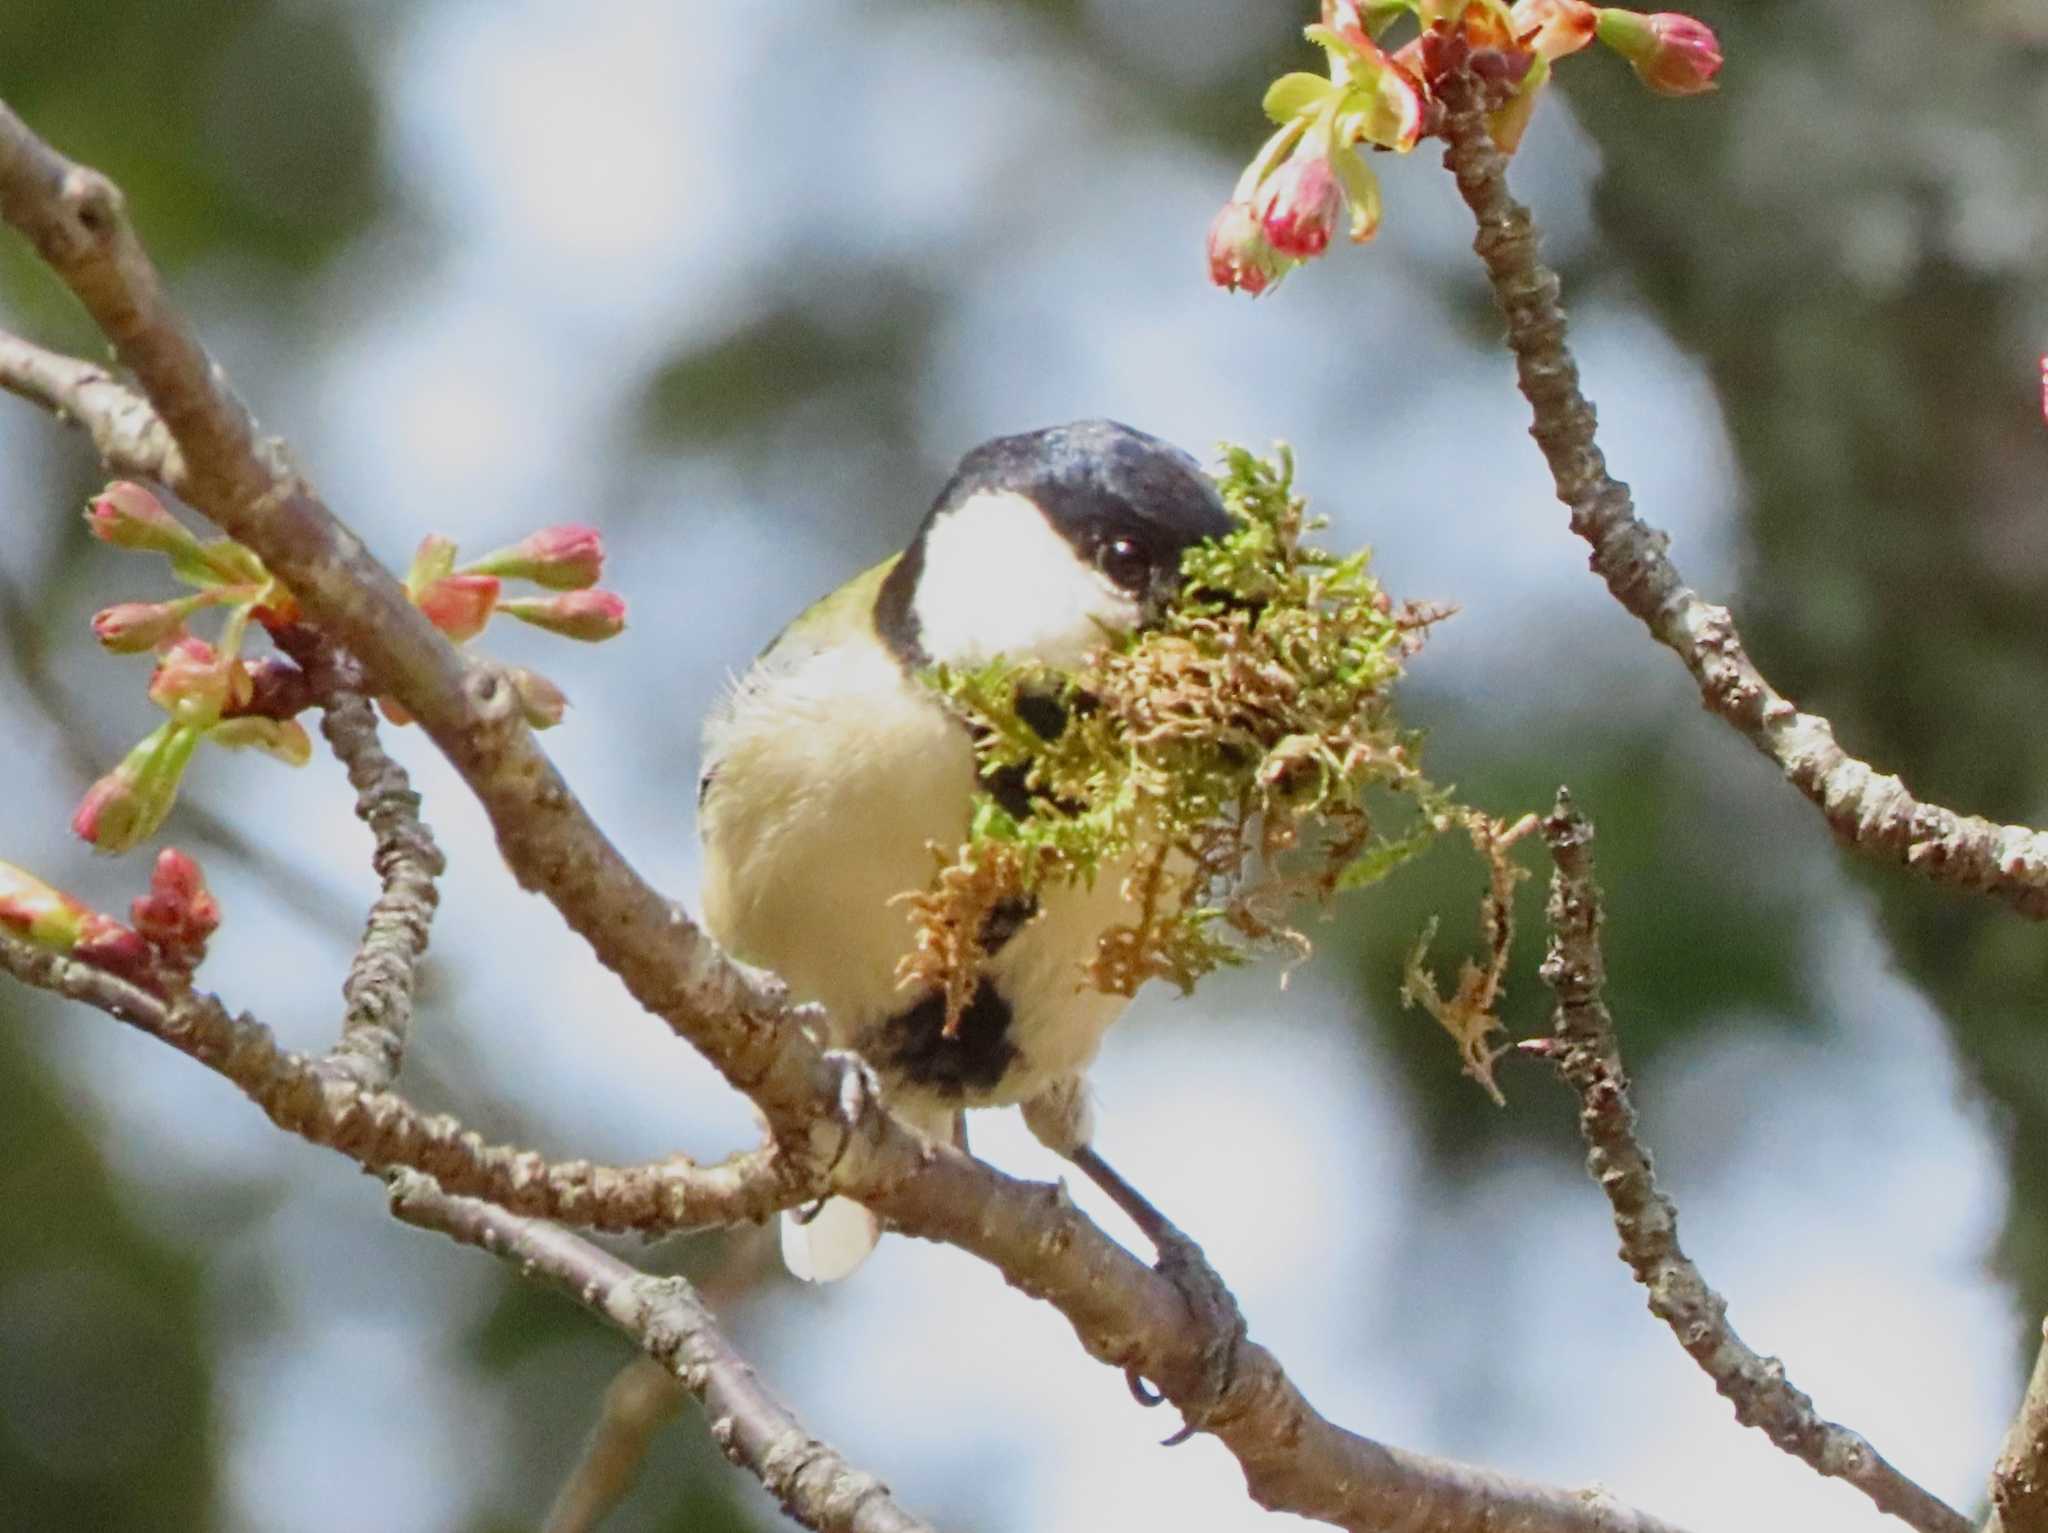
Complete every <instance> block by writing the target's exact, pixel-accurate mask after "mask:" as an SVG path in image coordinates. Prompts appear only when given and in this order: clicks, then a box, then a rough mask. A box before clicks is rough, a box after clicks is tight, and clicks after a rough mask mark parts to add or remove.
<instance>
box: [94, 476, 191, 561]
mask: <svg viewBox="0 0 2048 1533" xmlns="http://www.w3.org/2000/svg"><path fill="white" fill-rule="evenodd" d="M85 523H86V525H87V526H88V527H90V528H91V529H92V535H93V536H94V537H96V538H98V539H99V540H100V541H101V542H102V543H111V544H113V545H114V547H116V548H133V549H143V550H148V551H151V552H155V553H162V554H172V553H183V552H188V551H190V550H193V549H196V548H197V547H198V546H199V540H198V539H197V538H196V537H194V536H193V535H192V533H191V530H190V529H189V528H187V527H186V526H185V524H184V523H183V522H181V521H179V520H178V519H177V518H176V517H175V516H173V515H171V513H170V512H168V511H166V510H165V509H164V507H163V502H162V501H160V500H158V499H157V498H156V497H155V496H154V495H152V494H150V492H149V491H148V490H146V489H144V488H143V487H142V486H141V485H139V484H136V483H133V482H132V481H130V480H126V479H117V480H116V481H115V482H114V483H112V484H110V485H108V486H107V487H106V488H105V489H104V490H102V491H100V492H99V494H97V495H95V496H94V497H93V498H92V500H91V501H90V502H89V503H88V504H87V506H86V510H85Z"/></svg>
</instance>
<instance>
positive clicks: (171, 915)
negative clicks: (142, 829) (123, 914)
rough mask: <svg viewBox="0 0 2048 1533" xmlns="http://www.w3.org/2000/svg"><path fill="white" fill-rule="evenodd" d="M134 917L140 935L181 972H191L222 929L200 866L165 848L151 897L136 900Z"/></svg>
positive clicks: (217, 907)
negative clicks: (169, 959)
mask: <svg viewBox="0 0 2048 1533" xmlns="http://www.w3.org/2000/svg"><path fill="white" fill-rule="evenodd" d="M131 916H132V919H133V920H134V923H135V929H136V930H137V931H138V932H140V933H141V934H142V935H143V936H145V937H147V938H148V939H149V940H150V941H151V942H154V943H155V944H156V945H157V947H159V948H160V949H162V950H163V952H164V954H165V956H167V957H169V958H171V959H172V960H173V961H174V962H177V963H178V964H179V967H180V968H184V969H190V968H192V967H193V966H194V965H196V964H197V963H198V961H199V958H200V956H201V955H202V954H203V953H204V952H205V949H206V939H207V938H208V937H211V936H212V935H213V933H214V931H215V929H216V928H217V927H219V925H220V903H219V901H217V900H216V899H215V898H214V897H213V893H212V891H211V890H209V889H208V888H207V887H206V880H205V878H204V877H203V876H202V875H201V874H200V871H199V864H198V863H196V862H194V861H193V860H192V859H191V858H190V857H188V856H186V855H185V854H184V853H183V852H181V851H178V850H176V849H175V848H166V849H165V850H164V851H162V852H161V853H159V854H158V856H157V859H156V868H155V870H154V871H153V872H152V873H151V874H150V879H149V893H147V894H145V895H142V896H140V897H139V898H137V900H136V901H135V903H134V905H133V907H132V909H131Z"/></svg>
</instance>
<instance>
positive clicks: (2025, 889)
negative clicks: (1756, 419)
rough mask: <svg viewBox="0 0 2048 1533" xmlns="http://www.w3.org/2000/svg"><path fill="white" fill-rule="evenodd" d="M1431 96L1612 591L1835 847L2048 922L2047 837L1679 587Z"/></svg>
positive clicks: (1463, 106) (1567, 354)
mask: <svg viewBox="0 0 2048 1533" xmlns="http://www.w3.org/2000/svg"><path fill="white" fill-rule="evenodd" d="M1439 94H1440V96H1441V99H1442V101H1443V103H1444V106H1445V108H1446V114H1445V118H1444V124H1443V135H1444V138H1445V140H1446V145H1447V147H1446V148H1445V150H1444V165H1445V167H1446V168H1447V169H1448V170H1450V171H1451V172H1452V174H1453V175H1454V176H1456V178H1457V182H1458V191H1459V192H1460V194H1462V195H1463V197H1464V199H1465V203H1466V206H1467V207H1469V208H1470V209H1471V210H1472V216H1473V218H1474V220H1475V221H1476V222H1477V224H1478V231H1479V232H1478V234H1477V235H1476V236H1475V237H1474V239H1473V242H1472V248H1473V249H1474V250H1475V251H1477V252H1478V254H1479V258H1480V260H1481V261H1483V262H1484V263H1485V265H1486V273H1487V276H1488V277H1489V278H1490V279H1491V281H1492V284H1493V295H1494V298H1495V300H1496V301H1497V302H1498V303H1499V305H1500V308H1501V312H1502V313H1503V314H1504V315H1506V317H1507V324H1508V345H1509V347H1510V348H1511V349H1512V350H1513V352H1514V355H1515V370H1516V374H1517V376H1518V378H1519V379H1520V382H1521V388H1522V393H1523V394H1524V395H1525V396H1526V397H1527V398H1528V401H1529V405H1530V408H1531V410H1532V411H1533V413H1534V416H1535V424H1534V425H1532V426H1531V427H1530V435H1531V436H1533V437H1535V439H1536V443H1537V445H1538V446H1539V447H1541V448H1542V449H1543V457H1544V460H1545V461H1546V462H1547V463H1548V464H1549V465H1550V473H1551V478H1552V480H1553V481H1554V483H1555V484H1556V487H1557V498H1558V499H1559V500H1561V501H1563V502H1564V503H1565V505H1566V506H1568V507H1569V508H1570V509H1571V525H1572V531H1574V532H1576V533H1577V534H1578V535H1579V536H1580V537H1582V538H1584V539H1585V540H1586V542H1587V543H1588V544H1590V545H1591V547H1592V550H1593V557H1592V567H1593V569H1594V571H1595V572H1596V573H1598V574H1599V576H1600V577H1601V579H1603V580H1604V581H1606V582H1607V589H1608V590H1609V591H1611V592H1612V593H1613V594H1614V597H1615V599H1616V600H1617V601H1619V602H1620V603H1621V604H1622V605H1623V606H1624V607H1626V608H1627V609H1628V610H1629V611H1630V612H1632V613H1634V614H1635V616H1636V617H1637V618H1638V619H1640V620H1641V621H1642V623H1643V624H1644V626H1646V627H1647V628H1648V629H1649V630H1650V632H1651V633H1652V634H1653V635H1655V636H1656V638H1657V639H1658V640H1659V641H1661V642H1662V643H1663V644H1665V645H1666V646H1667V647H1668V648H1670V649H1671V650H1672V651H1673V653H1675V654H1676V655H1677V656H1678V658H1679V659H1680V660H1682V661H1684V662H1685V667H1686V669H1687V670H1688V671H1690V672H1691V673H1692V677H1693V680H1694V682H1695V683H1697V684H1698V686H1699V691H1700V699H1701V701H1702V702H1703V703H1705V705H1706V707H1707V709H1708V711H1709V712H1711V713H1714V714H1716V715H1717V716H1719V717H1720V718H1722V719H1724V720H1726V721H1727V722H1728V723H1729V724H1731V725H1733V726H1734V727H1735V728H1736V729H1737V730H1739V731H1740V732H1741V733H1742V734H1743V736H1744V737H1745V738H1746V739H1748V740H1749V742H1750V743H1751V744H1753V745H1754V746H1756V748H1757V749H1758V750H1760V751H1762V752H1763V753H1764V754H1765V755H1766V756H1768V757H1770V758H1771V760H1773V761H1775V762H1776V763H1777V764H1778V767H1779V770H1781V771H1782V772H1783V773H1784V774H1785V776H1786V778H1787V779H1788V780H1789V781H1790V782H1791V783H1792V784H1793V785H1794V786H1795V787H1797V788H1798V789H1799V791H1800V792H1802V793H1804V794H1805V795H1806V796H1807V797H1808V798H1809V799H1811V800H1812V801H1813V802H1814V803H1815V804H1816V805H1817V806H1818V807H1819V808H1820V811H1821V813H1822V814H1823V815H1824V816H1825V817H1826V819H1827V822H1828V825H1829V827H1830V828H1831V829H1833V831H1834V832H1835V834H1836V835H1837V836H1838V837H1840V838H1841V839H1842V840H1843V841H1845V842H1847V843H1848V844H1849V845H1851V846H1853V847H1855V848H1857V849H1858V850H1860V851H1863V852H1867V853H1869V854H1871V855H1873V856H1878V857H1884V858H1888V859H1890V860H1891V861H1893V862H1896V863H1901V864H1903V865H1904V866H1906V867H1908V868H1911V869H1913V870H1914V871H1915V872H1917V873H1920V874H1922V875H1923V876H1925V877H1927V878H1930V879H1932V880H1934V881H1935V882H1936V883H1942V884H1950V885H1953V886H1955V887H1957V888H1961V889H1974V890H1981V891H1983V892H1984V893H1987V894H1990V895H1992V896H1993V897H1994V898H1996V899H1999V900H2002V901H2004V902H2005V903H2006V904H2008V905H2010V906H2011V907H2012V908H2013V909H2015V910H2017V911H2019V912H2020V913H2021V914H2023V915H2026V916H2031V917H2033V918H2034V919H2036V920H2041V919H2048V835H2044V834H2043V833H2042V832H2040V831H2036V830H2031V829H2028V828H2027V827H2025V826H2021V825H1994V824H1992V823H1991V822H1990V821H1989V820H1983V819H1979V818H1977V817H1975V816H1971V815H1960V814H1957V813H1955V812H1954V811H1953V810H1949V809H1944V808H1942V807H1941V806H1940V805H1938V804H1928V803H1923V802H1921V801H1920V800H1918V799H1916V798H1914V797H1913V795H1912V794H1911V793H1909V792H1908V791H1907V790H1906V786H1905V784H1904V783H1902V782H1900V781H1899V779H1898V778H1896V777H1891V776H1887V775H1885V774H1883V773H1880V772H1878V771H1877V770H1876V769H1875V768H1873V767H1871V766H1870V765H1869V764H1868V763H1866V762H1863V761H1859V760H1857V759H1856V758H1855V757H1853V756H1851V755H1849V754H1848V753H1847V752H1846V751H1844V750H1843V749H1842V747H1841V746H1840V745H1839V744H1838V743H1836V740H1835V732H1834V726H1833V725H1831V724H1829V723H1828V721H1827V720H1826V719H1824V718H1822V717H1820V716H1819V715H1818V714H1812V713H1801V712H1800V711H1799V710H1798V709H1797V708H1795V707H1794V706H1793V705H1792V703H1791V702H1790V701H1788V700H1787V699H1786V698H1785V697H1783V696H1782V695H1781V694H1780V693H1779V692H1778V690H1777V689H1776V688H1775V687H1773V686H1772V685H1771V684H1770V682H1769V681H1768V680H1767V679H1766V678H1765V677H1764V675H1763V673H1762V672H1761V671H1759V670H1758V669H1757V667H1756V665H1755V663H1754V662H1753V661H1752V660H1751V659H1750V658H1749V654H1748V652H1747V651H1746V650H1745V649H1744V648H1743V646H1742V638H1741V636H1740V635H1739V634H1738V633H1737V632H1736V630H1735V620H1734V619H1733V617H1731V616H1730V615H1729V612H1728V609H1727V608H1725V607H1718V606H1714V605H1711V604H1709V603H1708V602H1706V601H1703V600H1702V599H1701V598H1700V595H1699V593H1698V592H1697V591H1694V590H1693V589H1692V588H1691V587H1690V586H1688V585H1686V584H1685V581H1684V579H1683V578H1682V577H1681V576H1680V574H1679V572H1678V569H1677V567H1676V566H1675V565H1674V564H1673V563H1672V562H1671V559H1670V558H1669V556H1668V555H1667V553H1666V549H1667V548H1668V546H1669V542H1670V540H1669V539H1668V538H1667V537H1666V536H1665V535H1664V534H1663V533H1662V532H1659V531H1658V530H1657V529H1656V528H1654V527H1650V526H1648V525H1646V524H1645V523H1643V522H1642V521H1641V520H1639V519H1638V518H1637V516H1636V514H1635V506H1634V503H1633V502H1632V500H1631V498H1630V496H1629V491H1628V486H1627V485H1625V484H1623V483H1622V482H1621V481H1620V480H1618V479H1615V478H1614V477H1613V476H1611V475H1610V474H1609V473H1608V472H1607V463H1606V459H1605V458H1604V457H1603V456H1602V455H1601V452H1600V448H1599V446H1598V444H1597V443H1596V441H1595V439H1594V427H1595V417H1594V411H1593V406H1592V404H1591V403H1590V402H1589V401H1588V400H1587V399H1586V397H1585V395H1584V394H1583V393H1581V392H1580V390H1579V372H1578V365H1577V364H1576V363H1575V362H1574V361H1573V360H1572V355H1571V351H1570V349H1569V348H1568V347H1567V345H1566V343H1565V318H1564V310H1563V308H1562V306H1561V305H1560V304H1559V302H1558V293H1559V283H1558V279H1557V274H1556V273H1555V272H1552V271H1551V270H1549V269H1548V268H1547V267H1545V266H1544V265H1543V264H1542V263H1541V262H1540V261H1539V260H1538V259H1537V255H1536V230H1535V227H1534V225H1533V223H1532V222H1531V220H1530V217H1529V210H1528V209H1527V208H1525V207H1523V206H1522V205H1521V204H1520V203H1519V202H1517V201H1515V199H1514V198H1513V197H1512V196H1511V195H1510V194H1509V192H1508V187H1507V159H1506V157H1505V156H1504V155H1502V154H1501V152H1500V150H1499V149H1498V148H1496V147H1495V146H1494V142H1493V138H1492V135H1491V134H1490V133H1489V132H1488V131H1487V127H1486V122H1485V118H1484V115H1483V113H1482V110H1481V102H1480V97H1479V88H1478V84H1477V82H1476V81H1475V80H1473V79H1472V77H1470V76H1469V75H1453V76H1451V77H1449V78H1448V79H1446V80H1445V81H1444V82H1443V84H1442V86H1441V88H1440V92H1439Z"/></svg>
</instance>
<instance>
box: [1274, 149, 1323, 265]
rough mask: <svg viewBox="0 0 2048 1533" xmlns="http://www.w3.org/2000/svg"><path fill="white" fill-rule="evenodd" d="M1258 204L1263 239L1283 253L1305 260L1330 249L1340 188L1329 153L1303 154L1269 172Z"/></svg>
mask: <svg viewBox="0 0 2048 1533" xmlns="http://www.w3.org/2000/svg"><path fill="white" fill-rule="evenodd" d="M1259 207H1260V209H1261V217H1260V220H1259V224H1260V228H1261V230H1262V231H1263V232H1264V234H1265V236H1266V242H1267V243H1268V244H1270V245H1271V246H1272V247H1273V249H1274V250H1276V251H1278V252H1279V253H1280V254H1281V255H1283V256H1286V257H1289V258H1290V259H1293V260H1298V261H1299V260H1307V259H1308V258H1309V257H1311V256H1319V255H1321V254H1322V253H1323V252H1324V251H1325V250H1327V249H1329V248H1330V236H1331V235H1332V234H1333V233H1334V232H1335V231H1336V228H1337V221H1338V219H1340V218H1342V217H1343V216H1344V188H1343V187H1342V186H1341V185H1339V184H1338V181H1337V176H1336V172H1335V171H1333V170H1332V169H1331V168H1330V160H1329V156H1327V155H1322V154H1315V155H1304V156H1301V157H1300V158H1297V159H1292V160H1289V161H1288V162H1287V163H1286V164H1284V165H1282V166H1281V167H1280V168H1279V169H1278V170H1276V171H1275V172H1273V174H1272V176H1271V177H1270V178H1269V179H1268V180H1267V182H1266V185H1265V188H1264V191H1263V194H1262V196H1261V199H1260V202H1259Z"/></svg>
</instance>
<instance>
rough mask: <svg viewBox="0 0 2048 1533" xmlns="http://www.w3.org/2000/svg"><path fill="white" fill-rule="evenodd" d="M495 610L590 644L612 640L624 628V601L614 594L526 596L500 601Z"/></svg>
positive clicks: (565, 593) (566, 593) (611, 592)
mask: <svg viewBox="0 0 2048 1533" xmlns="http://www.w3.org/2000/svg"><path fill="white" fill-rule="evenodd" d="M499 610H500V611H501V612H504V613H506V614H507V615H509V616H511V617H516V618H518V619H519V620H520V621H521V622H522V623H531V624H533V626H534V627H536V628H545V629H546V630H547V631H548V632H549V633H558V634H560V635H561V636H562V637H563V638H565V639H584V640H587V641H590V642H592V643H595V642H596V641H597V640H599V639H609V638H612V637H614V636H615V635H617V634H618V633H619V632H620V631H621V630H623V629H624V628H625V626H626V599H625V598H624V597H623V596H620V595H619V594H618V593H617V592H616V591H565V592H563V593H562V594H561V595H560V596H550V597H546V598H541V597H527V598H524V599H522V600H519V601H508V602H502V603H500V604H499Z"/></svg>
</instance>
